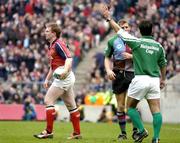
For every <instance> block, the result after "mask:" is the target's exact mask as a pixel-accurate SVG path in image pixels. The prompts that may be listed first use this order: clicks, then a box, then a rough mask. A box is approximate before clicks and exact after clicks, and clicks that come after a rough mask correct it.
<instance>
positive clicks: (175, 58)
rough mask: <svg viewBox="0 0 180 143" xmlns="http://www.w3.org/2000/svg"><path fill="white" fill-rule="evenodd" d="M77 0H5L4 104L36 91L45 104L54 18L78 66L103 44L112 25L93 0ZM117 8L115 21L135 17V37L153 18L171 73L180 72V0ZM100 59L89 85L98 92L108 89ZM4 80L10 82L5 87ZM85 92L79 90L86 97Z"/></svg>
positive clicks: (0, 67) (0, 65) (0, 30)
mask: <svg viewBox="0 0 180 143" xmlns="http://www.w3.org/2000/svg"><path fill="white" fill-rule="evenodd" d="M74 1H76V2H74ZM74 1H73V3H72V2H71V0H69V1H68V0H67V1H65V2H64V1H61V2H57V1H55V0H51V1H50V0H49V1H44V0H30V1H29V2H28V1H24V0H20V1H17V0H8V1H7V2H6V1H1V2H0V23H1V24H0V80H1V81H2V82H1V84H0V103H23V101H24V100H25V99H26V98H27V97H28V96H31V97H32V101H33V103H36V104H43V97H44V94H45V91H44V89H43V88H42V87H41V86H40V85H41V82H43V80H44V78H45V76H46V74H47V71H48V69H49V67H48V66H47V65H48V59H47V58H46V57H47V56H46V54H47V49H48V44H47V43H46V42H45V39H44V36H43V35H44V33H43V31H42V29H43V28H44V23H46V22H47V21H52V20H54V21H57V23H58V24H60V26H61V28H62V38H63V39H64V40H65V41H67V43H68V44H69V48H70V50H71V51H72V53H73V60H74V63H73V70H75V69H76V67H77V66H78V63H79V62H80V61H81V60H83V56H84V55H85V54H86V53H87V52H88V51H89V49H91V48H95V47H98V45H99V42H100V41H101V40H103V38H104V37H105V35H107V34H108V32H109V28H108V24H107V23H106V22H104V24H103V25H102V22H101V21H102V17H101V16H100V15H99V14H98V13H97V12H95V11H93V6H94V3H95V1H94V0H74ZM96 2H97V1H96ZM112 7H113V9H112V13H113V15H114V18H115V19H116V20H118V19H119V18H123V17H124V16H125V17H126V18H127V19H129V20H130V21H129V22H130V25H131V26H132V33H134V34H135V35H136V36H140V35H139V31H138V30H137V29H138V27H137V25H138V23H139V21H140V19H144V18H147V19H151V20H152V22H153V24H154V25H155V28H154V29H153V30H154V31H153V34H154V37H155V39H156V40H157V41H158V42H160V43H162V45H163V47H164V48H165V50H166V53H167V60H168V66H167V78H168V79H169V78H171V77H173V76H174V75H176V74H177V73H179V72H180V47H179V45H180V36H179V35H180V23H179V13H180V7H179V5H178V0H151V1H149V0H139V1H138V2H137V1H134V3H130V1H129V0H126V1H114V2H113V3H112ZM137 11H138V13H137ZM98 54H99V55H98ZM98 54H97V55H96V56H95V58H97V57H100V56H101V57H103V55H102V53H98ZM98 59H101V61H98V62H97V63H102V64H101V65H99V66H95V67H94V68H93V70H92V74H91V78H90V79H91V80H90V82H89V85H90V86H89V87H88V89H91V90H93V91H95V92H99V91H103V90H105V89H107V86H106V85H105V83H106V82H107V79H106V78H104V77H106V76H105V73H104V70H103V68H104V67H103V60H102V58H97V60H98ZM94 65H97V64H94ZM4 81H6V83H8V85H7V84H6V86H5V87H4V84H3V83H4ZM33 82H38V83H39V84H32V83H33ZM15 83H16V84H15ZM17 83H18V84H17ZM27 83H28V84H27ZM22 89H23V90H22ZM86 92H87V91H82V93H78V94H79V96H80V95H81V96H82V97H84V96H86V94H87V93H86ZM79 96H78V97H79ZM82 102H84V101H82Z"/></svg>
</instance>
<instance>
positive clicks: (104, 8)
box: [98, 3, 111, 20]
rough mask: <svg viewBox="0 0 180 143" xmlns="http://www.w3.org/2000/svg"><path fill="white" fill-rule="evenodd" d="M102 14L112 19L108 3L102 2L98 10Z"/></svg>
mask: <svg viewBox="0 0 180 143" xmlns="http://www.w3.org/2000/svg"><path fill="white" fill-rule="evenodd" d="M98 11H99V12H100V13H101V15H102V16H103V17H104V18H105V19H106V20H107V19H110V17H111V15H110V11H109V8H108V6H107V5H106V4H104V3H100V4H99V10H98Z"/></svg>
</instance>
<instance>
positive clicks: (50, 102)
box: [44, 98, 53, 106]
mask: <svg viewBox="0 0 180 143" xmlns="http://www.w3.org/2000/svg"><path fill="white" fill-rule="evenodd" d="M44 104H45V105H46V106H49V105H52V104H53V103H52V101H50V100H49V99H47V98H45V99H44Z"/></svg>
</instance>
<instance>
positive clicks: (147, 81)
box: [128, 75, 160, 100]
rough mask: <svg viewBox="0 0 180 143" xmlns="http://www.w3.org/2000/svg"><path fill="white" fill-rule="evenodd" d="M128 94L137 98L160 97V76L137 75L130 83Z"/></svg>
mask: <svg viewBox="0 0 180 143" xmlns="http://www.w3.org/2000/svg"><path fill="white" fill-rule="evenodd" d="M128 96H129V97H131V98H134V99H136V100H141V99H143V98H146V99H157V98H160V79H159V77H150V76H147V75H136V76H135V77H134V78H133V79H132V81H131V83H130V85H129V88H128Z"/></svg>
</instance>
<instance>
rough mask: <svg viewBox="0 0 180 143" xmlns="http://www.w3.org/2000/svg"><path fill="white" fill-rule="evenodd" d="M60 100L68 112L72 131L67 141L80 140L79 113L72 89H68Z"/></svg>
mask: <svg viewBox="0 0 180 143" xmlns="http://www.w3.org/2000/svg"><path fill="white" fill-rule="evenodd" d="M61 98H62V99H63V101H64V103H65V105H66V107H67V109H68V110H69V113H70V120H71V122H72V125H73V129H74V130H73V133H72V134H71V135H70V137H68V139H81V138H82V136H81V132H80V113H79V111H78V108H77V106H76V103H75V99H74V91H73V87H70V88H69V89H68V90H67V91H65V94H64V95H62V96H61Z"/></svg>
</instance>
